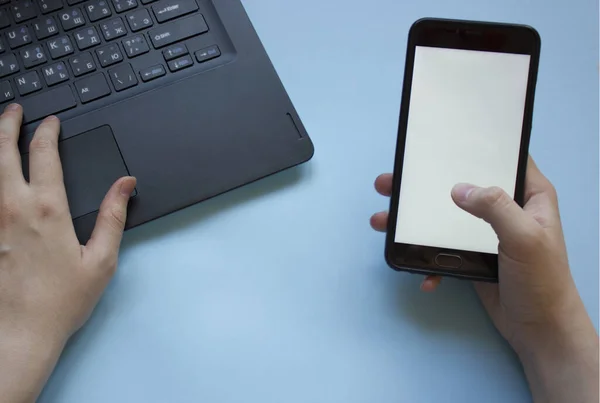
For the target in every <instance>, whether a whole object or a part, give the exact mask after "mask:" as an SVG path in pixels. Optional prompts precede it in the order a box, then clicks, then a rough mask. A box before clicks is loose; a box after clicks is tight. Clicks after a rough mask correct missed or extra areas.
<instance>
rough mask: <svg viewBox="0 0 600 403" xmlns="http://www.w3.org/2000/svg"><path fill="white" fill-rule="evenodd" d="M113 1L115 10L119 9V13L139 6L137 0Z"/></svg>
mask: <svg viewBox="0 0 600 403" xmlns="http://www.w3.org/2000/svg"><path fill="white" fill-rule="evenodd" d="M112 2H113V6H115V10H117V13H122V12H124V11H129V10H131V9H133V8H136V7H137V6H138V3H137V0H112Z"/></svg>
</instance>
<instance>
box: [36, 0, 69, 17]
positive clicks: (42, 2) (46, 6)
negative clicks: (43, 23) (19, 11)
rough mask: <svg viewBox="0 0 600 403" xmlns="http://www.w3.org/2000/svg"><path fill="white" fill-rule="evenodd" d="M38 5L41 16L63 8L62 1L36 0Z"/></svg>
mask: <svg viewBox="0 0 600 403" xmlns="http://www.w3.org/2000/svg"><path fill="white" fill-rule="evenodd" d="M38 5H39V6H40V10H42V14H48V13H51V12H53V11H56V10H60V9H61V8H63V2H62V0H38Z"/></svg>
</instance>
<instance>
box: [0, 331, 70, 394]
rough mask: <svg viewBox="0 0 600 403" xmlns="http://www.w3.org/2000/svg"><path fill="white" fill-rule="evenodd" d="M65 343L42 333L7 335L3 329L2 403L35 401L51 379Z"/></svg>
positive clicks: (0, 334)
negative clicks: (40, 334)
mask: <svg viewBox="0 0 600 403" xmlns="http://www.w3.org/2000/svg"><path fill="white" fill-rule="evenodd" d="M63 347H64V343H63V342H62V341H53V340H52V338H43V337H40V336H39V335H27V336H24V335H18V336H17V335H15V334H8V333H7V332H4V331H3V330H2V329H1V328H0V396H1V397H2V399H0V400H1V401H2V403H33V402H35V401H36V399H37V398H38V396H39V394H40V393H41V391H42V389H43V387H44V385H45V384H46V382H47V381H48V378H49V376H50V374H51V373H52V370H53V369H54V367H55V365H56V362H57V361H58V358H59V357H60V354H61V352H62V349H63Z"/></svg>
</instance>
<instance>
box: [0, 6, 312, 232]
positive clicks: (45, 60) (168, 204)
mask: <svg viewBox="0 0 600 403" xmlns="http://www.w3.org/2000/svg"><path fill="white" fill-rule="evenodd" d="M0 28H1V32H2V34H1V39H0V102H2V105H3V106H5V105H7V104H9V103H11V102H18V103H20V104H21V105H22V106H23V108H24V125H23V130H22V135H21V138H20V144H19V145H20V149H21V153H22V160H23V170H24V174H25V176H26V177H28V154H27V152H28V145H29V142H30V141H31V138H32V136H33V133H34V131H35V128H36V127H37V125H38V124H39V122H40V121H41V119H43V118H44V117H45V116H48V115H50V114H55V115H57V116H58V117H59V118H60V119H61V121H62V128H61V137H60V143H59V152H60V154H61V160H62V162H63V171H64V179H65V187H66V189H67V195H68V199H69V207H70V211H71V215H72V218H73V222H74V226H75V229H76V232H77V235H78V237H79V239H80V241H81V242H86V241H87V239H89V236H90V234H91V231H92V229H93V226H94V224H95V220H96V216H97V211H98V208H99V206H100V203H101V201H102V199H103V197H104V195H105V193H106V191H107V190H108V189H109V187H110V185H111V184H112V183H113V182H114V181H115V180H116V179H118V178H119V177H121V176H123V175H133V176H136V177H137V179H138V184H137V188H136V191H135V194H134V197H133V198H132V200H131V202H130V210H129V215H128V219H127V225H126V227H127V228H131V227H134V226H137V225H140V224H142V223H145V222H147V221H150V220H153V219H155V218H158V217H160V216H163V215H165V214H168V213H170V212H173V211H176V210H178V209H181V208H184V207H186V206H189V205H192V204H194V203H197V202H200V201H202V200H205V199H208V198H210V197H213V196H216V195H218V194H221V193H223V192H226V191H228V190H230V189H233V188H236V187H239V186H242V185H244V184H247V183H249V182H252V181H255V180H257V179H260V178H263V177H265V176H268V175H270V174H273V173H275V172H278V171H281V170H283V169H286V168H289V167H292V166H295V165H298V164H300V163H302V162H305V161H307V160H309V159H310V158H311V157H312V155H313V151H314V149H313V145H312V142H311V140H310V139H309V137H308V135H307V133H306V130H305V128H304V126H303V125H302V122H301V121H300V118H299V117H298V114H297V113H296V110H295V109H294V107H293V105H292V103H291V101H290V99H289V97H288V95H287V93H286V91H285V89H284V87H283V85H282V83H281V81H280V80H279V78H278V76H277V74H276V72H275V70H274V68H273V66H272V64H271V62H270V60H269V58H268V56H267V54H266V52H265V50H264V48H263V46H262V44H261V42H260V40H259V38H258V36H257V34H256V32H255V30H254V29H253V27H252V25H251V23H250V21H249V19H248V16H247V15H246V13H245V10H244V8H243V6H242V4H241V2H240V0H158V1H154V0H87V1H81V0H12V1H8V0H0Z"/></svg>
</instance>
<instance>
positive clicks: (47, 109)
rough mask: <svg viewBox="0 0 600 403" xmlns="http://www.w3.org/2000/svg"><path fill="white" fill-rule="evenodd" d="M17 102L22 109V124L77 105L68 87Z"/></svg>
mask: <svg viewBox="0 0 600 403" xmlns="http://www.w3.org/2000/svg"><path fill="white" fill-rule="evenodd" d="M19 102H20V103H21V106H22V107H23V124H27V123H30V122H33V121H35V120H38V119H41V118H45V117H46V116H50V115H53V114H55V113H58V112H62V111H65V110H67V109H71V108H73V107H75V105H77V102H76V101H75V97H74V96H73V91H71V87H69V86H68V85H64V86H62V87H56V88H54V89H51V90H49V91H44V92H42V93H41V94H36V95H31V96H29V97H27V98H25V99H21V100H20V101H19Z"/></svg>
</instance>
